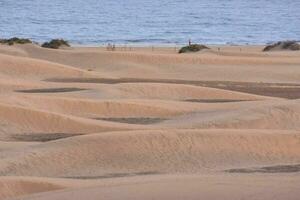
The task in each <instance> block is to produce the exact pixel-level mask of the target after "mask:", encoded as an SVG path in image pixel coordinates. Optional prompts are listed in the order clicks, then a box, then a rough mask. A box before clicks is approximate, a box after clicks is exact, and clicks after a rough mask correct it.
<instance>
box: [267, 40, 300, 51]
mask: <svg viewBox="0 0 300 200" xmlns="http://www.w3.org/2000/svg"><path fill="white" fill-rule="evenodd" d="M272 50H292V51H297V50H300V44H298V43H297V42H296V41H280V42H276V43H274V44H270V45H267V46H266V47H265V48H264V49H263V51H272Z"/></svg>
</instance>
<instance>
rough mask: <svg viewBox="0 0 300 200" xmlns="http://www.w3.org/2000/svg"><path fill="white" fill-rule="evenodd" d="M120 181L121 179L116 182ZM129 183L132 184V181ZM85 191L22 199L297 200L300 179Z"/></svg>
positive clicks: (184, 181) (169, 181)
mask: <svg viewBox="0 0 300 200" xmlns="http://www.w3.org/2000/svg"><path fill="white" fill-rule="evenodd" d="M117 181H120V180H116V182H117ZM129 181H130V182H129ZM129 181H128V182H127V183H121V184H120V183H116V182H115V183H114V184H106V185H105V186H93V187H89V188H83V189H78V188H76V189H73V190H66V191H57V192H53V193H41V194H36V195H31V196H29V197H27V198H26V197H23V198H17V199H22V200H50V199H51V200H71V199H83V198H84V199H87V200H99V199H100V200H102V199H113V200H121V199H134V200H135V199H136V200H138V199H146V200H148V199H149V200H150V199H154V200H160V199H162V198H163V199H167V200H169V199H170V200H171V199H172V200H174V199H176V200H177V199H178V200H179V199H192V200H198V199H199V197H200V198H204V199H212V200H215V199H224V200H238V199H257V200H260V199H274V200H281V199H288V200H297V199H298V195H299V187H298V185H299V176H287V175H284V176H266V175H264V176H259V175H258V176H224V175H214V176H209V175H207V176H173V177H159V178H156V179H154V178H153V179H150V180H149V179H144V180H135V179H133V180H130V179H129Z"/></svg>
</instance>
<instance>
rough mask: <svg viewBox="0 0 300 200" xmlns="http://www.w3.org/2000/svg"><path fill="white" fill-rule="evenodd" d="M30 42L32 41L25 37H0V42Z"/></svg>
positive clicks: (10, 43) (9, 43)
mask: <svg viewBox="0 0 300 200" xmlns="http://www.w3.org/2000/svg"><path fill="white" fill-rule="evenodd" d="M31 43H32V41H31V40H29V39H26V38H18V37H13V38H9V39H0V44H8V45H14V44H31Z"/></svg>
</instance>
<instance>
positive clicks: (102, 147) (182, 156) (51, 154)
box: [0, 45, 300, 200]
mask: <svg viewBox="0 0 300 200" xmlns="http://www.w3.org/2000/svg"><path fill="white" fill-rule="evenodd" d="M220 48H221V49H222V50H221V51H218V47H216V46H213V47H212V49H211V50H209V51H205V52H201V53H196V54H186V55H178V54H177V53H175V51H174V48H159V47H157V48H155V50H152V49H151V48H142V47H140V48H133V49H132V50H131V51H124V50H122V49H119V48H118V47H117V50H116V51H114V52H110V51H106V50H105V49H104V48H92V47H74V48H69V49H60V50H53V49H45V48H41V47H38V46H36V45H13V46H6V45H0V199H1V200H2V199H3V200H6V199H22V200H23V199H26V200H34V199H41V200H47V199H51V200H52V199H56V200H60V199H64V200H65V199H67V200H68V199H70V200H71V199H72V200H74V199H87V200H96V199H97V200H98V199H199V198H203V199H208V200H214V199H230V200H231V199H246V200H248V199H264V200H268V199H291V200H294V199H295V200H296V199H298V197H299V192H298V191H299V181H300V177H299V172H300V167H299V165H300V153H299V152H300V132H299V131H300V125H299V124H300V114H299V113H300V101H299V98H300V79H299V77H300V68H299V66H300V59H299V58H300V57H299V52H272V53H271V52H270V53H266V52H262V51H261V50H262V47H261V46H249V47H246V46H243V47H238V46H227V47H225V46H223V47H220Z"/></svg>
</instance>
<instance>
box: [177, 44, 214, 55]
mask: <svg viewBox="0 0 300 200" xmlns="http://www.w3.org/2000/svg"><path fill="white" fill-rule="evenodd" d="M203 49H209V48H208V47H207V46H205V45H202V44H191V45H188V46H185V47H182V48H181V49H180V50H179V52H178V53H190V52H198V51H201V50H203Z"/></svg>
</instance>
